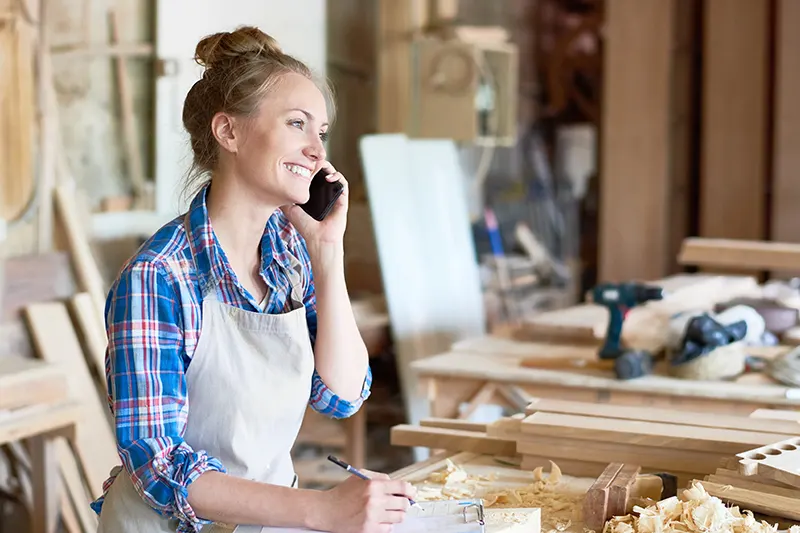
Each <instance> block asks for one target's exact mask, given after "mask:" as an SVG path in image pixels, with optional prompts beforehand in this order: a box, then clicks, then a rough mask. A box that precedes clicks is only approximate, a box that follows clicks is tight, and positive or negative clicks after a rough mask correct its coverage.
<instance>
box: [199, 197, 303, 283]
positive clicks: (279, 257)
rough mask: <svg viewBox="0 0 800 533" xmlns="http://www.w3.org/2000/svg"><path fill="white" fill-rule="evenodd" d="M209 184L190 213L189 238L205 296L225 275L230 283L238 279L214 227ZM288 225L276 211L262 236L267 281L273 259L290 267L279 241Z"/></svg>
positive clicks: (264, 273) (284, 245) (287, 257)
mask: <svg viewBox="0 0 800 533" xmlns="http://www.w3.org/2000/svg"><path fill="white" fill-rule="evenodd" d="M209 185H210V183H206V184H204V185H203V187H202V188H201V189H200V190H199V191H198V192H197V194H196V195H195V197H194V199H193V200H192V203H191V204H190V206H189V211H188V213H187V216H188V229H189V234H188V236H187V237H188V240H189V245H190V247H191V250H192V256H193V257H194V262H195V265H196V268H197V276H198V279H199V281H200V287H201V288H202V290H203V294H207V292H208V291H209V290H213V288H214V287H216V285H217V284H218V283H219V282H221V281H222V280H223V279H225V277H226V276H227V277H229V278H230V279H231V280H235V279H236V275H235V273H234V272H233V269H232V268H231V266H230V263H229V262H228V258H227V256H226V255H225V251H224V250H223V249H222V246H220V245H219V242H218V241H217V237H216V235H215V234H214V228H213V227H212V226H211V219H210V217H209V215H208V206H207V204H206V196H207V194H208V189H209ZM288 224H289V221H288V220H286V219H285V216H284V215H283V212H282V211H280V209H276V210H275V212H274V213H273V214H272V216H270V218H269V220H267V224H266V226H265V228H264V234H263V236H262V237H261V276H262V277H264V278H266V271H267V268H268V267H269V265H270V263H271V262H272V261H273V260H275V261H276V262H277V263H278V264H279V265H281V266H282V267H284V268H286V269H289V268H291V264H290V262H289V254H290V252H289V250H288V248H287V247H286V243H284V242H283V240H282V239H281V238H280V229H281V226H285V225H288ZM237 285H238V283H237Z"/></svg>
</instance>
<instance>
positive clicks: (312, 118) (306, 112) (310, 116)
mask: <svg viewBox="0 0 800 533" xmlns="http://www.w3.org/2000/svg"><path fill="white" fill-rule="evenodd" d="M289 111H300V112H301V113H302V114H304V115H305V116H306V118H307V119H308V120H309V121H313V120H314V115H312V114H311V113H309V112H308V111H306V110H305V109H302V108H299V107H293V108H292V109H289ZM321 125H322V126H327V125H328V123H327V122H325V123H323V124H321Z"/></svg>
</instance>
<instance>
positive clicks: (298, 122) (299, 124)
mask: <svg viewBox="0 0 800 533" xmlns="http://www.w3.org/2000/svg"><path fill="white" fill-rule="evenodd" d="M289 124H291V125H292V126H294V127H296V128H300V129H301V130H302V129H303V126H304V125H305V122H303V121H302V120H292V121H291V122H289Z"/></svg>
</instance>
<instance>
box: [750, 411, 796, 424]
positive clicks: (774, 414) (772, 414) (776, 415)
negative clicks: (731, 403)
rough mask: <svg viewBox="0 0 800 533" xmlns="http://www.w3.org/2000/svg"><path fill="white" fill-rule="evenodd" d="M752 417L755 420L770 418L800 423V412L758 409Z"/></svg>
mask: <svg viewBox="0 0 800 533" xmlns="http://www.w3.org/2000/svg"><path fill="white" fill-rule="evenodd" d="M750 416H751V417H753V418H768V419H772V420H793V421H795V422H800V410H798V411H790V410H786V409H756V410H755V411H753V412H752V413H750Z"/></svg>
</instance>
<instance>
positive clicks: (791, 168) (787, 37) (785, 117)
mask: <svg viewBox="0 0 800 533" xmlns="http://www.w3.org/2000/svg"><path fill="white" fill-rule="evenodd" d="M777 9H778V13H777V17H776V21H777V24H776V29H775V31H776V35H775V54H776V69H775V85H774V90H775V94H774V98H775V100H774V101H775V112H774V117H775V122H774V129H773V132H774V145H773V147H774V151H773V169H772V180H773V181H772V199H771V200H772V204H771V207H772V213H771V227H770V239H771V240H773V241H780V242H796V243H800V210H798V209H797V206H798V205H800V180H798V179H797V172H798V169H800V100H798V98H797V95H798V94H800V54H798V53H797V52H798V50H800V32H798V31H797V28H798V27H800V2H796V1H795V0H778V5H777Z"/></svg>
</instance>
